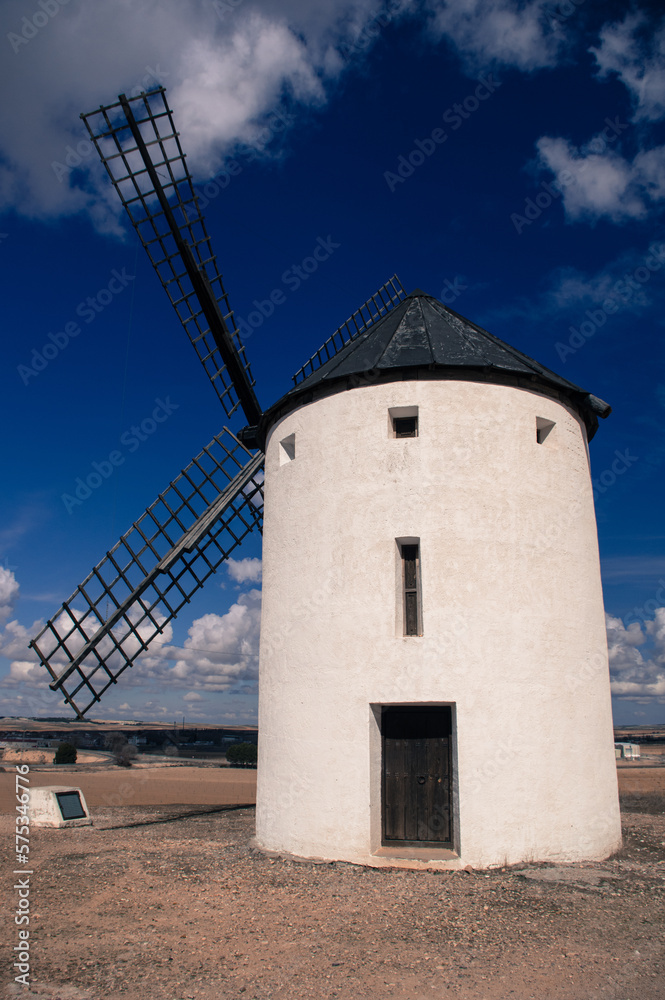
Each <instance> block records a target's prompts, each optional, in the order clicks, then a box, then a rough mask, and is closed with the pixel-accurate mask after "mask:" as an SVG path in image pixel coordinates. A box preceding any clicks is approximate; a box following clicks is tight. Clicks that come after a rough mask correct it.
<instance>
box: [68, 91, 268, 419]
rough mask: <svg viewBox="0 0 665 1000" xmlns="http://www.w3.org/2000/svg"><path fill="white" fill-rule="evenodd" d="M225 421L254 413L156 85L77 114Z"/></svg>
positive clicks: (237, 344) (250, 385)
mask: <svg viewBox="0 0 665 1000" xmlns="http://www.w3.org/2000/svg"><path fill="white" fill-rule="evenodd" d="M81 118H82V119H83V121H84V122H85V125H86V128H87V129H88V132H89V134H90V138H91V139H92V141H93V143H94V144H95V147H96V149H97V152H98V153H99V156H100V158H101V161H102V163H103V164H104V166H105V167H106V170H107V172H108V174H109V177H110V178H111V181H112V182H113V185H114V187H115V189H116V191H117V192H118V195H119V196H120V199H121V201H122V204H123V205H124V207H125V209H126V210H127V214H128V215H129V218H130V220H131V222H132V225H133V226H134V228H135V229H136V232H137V233H138V236H139V239H140V240H141V242H142V244H143V246H144V247H145V249H146V251H147V252H148V256H149V257H150V260H151V261H152V264H153V266H154V268H155V270H156V271H157V274H158V276H159V279H160V281H161V282H162V285H163V286H164V288H165V290H166V293H167V295H168V297H169V299H170V300H171V303H172V305H173V306H174V308H175V310H176V312H177V314H178V316H179V318H180V320H181V322H182V324H183V326H184V327H185V330H186V331H187V334H188V336H189V338H190V340H191V342H192V344H193V345H194V347H195V349H196V353H197V355H198V357H199V360H200V361H201V363H202V364H203V367H204V368H205V370H206V373H207V374H208V377H209V378H210V381H211V382H212V384H213V386H214V388H215V391H216V393H217V395H218V397H219V399H220V402H221V403H222V406H223V407H224V409H225V411H226V414H227V415H228V416H229V417H230V416H231V415H232V414H233V413H234V412H235V410H236V409H237V408H238V406H239V405H240V406H241V407H242V409H243V411H244V413H245V416H246V417H247V420H248V421H249V423H250V424H256V423H258V420H259V417H260V416H261V408H260V406H259V403H258V401H257V398H256V395H255V393H254V380H253V378H252V374H251V370H250V367H249V362H248V361H247V359H246V357H245V349H244V347H243V345H242V342H241V340H240V336H239V333H238V330H237V328H236V325H235V320H234V318H233V313H232V311H231V308H230V306H229V301H228V296H227V293H226V290H225V288H224V284H223V282H222V277H221V275H220V273H219V270H218V268H217V263H216V260H215V256H214V254H213V252H212V248H211V245H210V237H209V236H208V233H207V230H206V226H205V222H204V220H203V216H202V215H201V212H200V209H199V205H198V200H197V197H196V193H195V191H194V186H193V183H192V178H191V175H190V173H189V170H188V169H187V164H186V162H185V154H184V153H183V151H182V147H181V145H180V139H179V136H178V132H177V131H176V128H175V124H174V122H173V112H172V111H171V109H170V108H169V106H168V103H167V101H166V94H165V91H164V88H163V87H159V88H158V89H156V90H152V91H149V92H147V93H142V94H140V95H139V96H138V97H132V98H127V97H125V96H124V94H121V95H120V97H119V99H118V101H117V102H116V103H115V104H108V105H105V106H104V105H103V106H101V107H100V108H98V109H97V110H96V111H91V112H89V113H88V114H83V115H81Z"/></svg>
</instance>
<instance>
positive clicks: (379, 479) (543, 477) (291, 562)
mask: <svg viewBox="0 0 665 1000" xmlns="http://www.w3.org/2000/svg"><path fill="white" fill-rule="evenodd" d="M608 413H609V407H608V406H607V404H604V403H602V401H600V400H598V399H596V398H595V397H592V396H590V395H589V394H588V393H586V392H585V391H583V390H581V389H579V388H578V387H576V386H574V385H572V383H570V382H567V381H566V380H565V379H562V378H559V377H558V376H557V375H555V374H554V373H553V372H550V371H549V370H548V369H545V368H543V367H542V366H540V365H539V364H538V363H537V362H535V361H533V360H532V359H530V358H527V357H526V356H525V355H522V354H520V353H519V352H518V351H516V350H514V349H512V348H510V347H508V346H507V345H505V344H503V343H502V342H501V341H498V340H497V339H496V338H494V337H492V336H491V335H490V334H488V333H486V332H485V331H483V330H481V329H480V328H479V327H476V326H475V325H474V324H472V323H470V322H469V321H468V320H464V319H463V317H460V316H458V315H457V314H456V313H453V312H452V311H451V310H448V309H447V308H446V307H445V306H443V305H442V304H441V303H439V302H437V300H435V299H433V298H431V297H430V296H426V295H424V294H423V293H420V292H416V293H413V294H412V295H411V296H409V297H407V299H406V300H405V301H404V302H402V303H401V304H400V305H399V306H398V307H396V308H395V309H394V310H393V311H392V312H390V313H389V314H388V315H387V316H386V317H385V318H384V319H382V320H380V321H378V322H377V323H375V324H374V326H372V327H371V328H370V329H369V331H368V332H366V333H365V334H361V335H360V336H359V337H358V338H357V339H356V340H354V341H351V343H350V344H348V345H347V347H345V348H344V349H342V350H341V351H340V352H339V353H338V354H337V355H336V356H335V357H334V358H333V359H332V360H331V361H329V362H327V363H326V364H324V365H323V366H322V367H321V368H319V369H318V370H317V371H315V372H314V373H313V374H311V375H310V376H309V377H308V378H306V379H305V380H304V382H302V383H301V384H300V385H299V386H297V388H296V389H294V390H292V391H291V393H289V394H288V395H287V396H285V397H284V398H283V399H282V400H280V401H279V402H278V403H277V404H276V405H275V406H274V407H273V408H272V409H271V410H270V411H268V414H267V415H266V418H265V422H264V425H263V433H264V435H265V438H266V463H265V477H266V478H265V498H266V503H265V523H264V548H263V611H262V621H261V651H260V694H259V732H260V740H259V771H258V791H257V831H256V842H257V844H258V845H259V846H262V847H264V848H266V849H270V850H276V851H281V852H287V853H290V854H295V855H300V856H306V857H318V858H327V859H339V860H346V861H350V862H355V863H361V864H368V865H393V864H409V865H414V866H418V865H419V864H427V865H436V866H440V867H447V868H451V867H461V866H465V865H469V864H470V865H473V866H474V867H487V866H490V865H496V864H504V863H509V864H515V863H517V862H522V861H531V860H533V861H536V860H565V861H576V860H582V859H594V858H597V859H600V858H604V857H606V856H607V855H609V854H610V853H612V852H613V851H614V850H616V849H617V848H618V846H619V845H620V843H621V832H620V821H619V807H618V795H617V778H616V767H615V762H614V757H613V755H612V743H613V734H612V720H611V709H610V689H609V672H608V663H607V646H606V638H605V626H604V616H603V601H602V592H601V583H600V571H599V559H598V547H597V538H596V525H595V515H594V506H593V496H592V486H591V479H590V472H589V456H588V450H587V440H588V437H590V436H591V435H592V434H593V432H594V431H595V429H596V427H597V415H601V416H607V414H608ZM518 746H519V747H520V752H519V753H517V752H515V751H514V748H515V747H518Z"/></svg>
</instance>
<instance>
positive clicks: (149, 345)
mask: <svg viewBox="0 0 665 1000" xmlns="http://www.w3.org/2000/svg"><path fill="white" fill-rule="evenodd" d="M0 20H1V22H2V29H3V30H2V31H1V32H0V44H2V45H4V47H5V53H4V56H3V58H2V60H0V76H1V77H2V84H3V87H4V91H3V92H4V93H5V94H6V95H11V99H7V100H5V102H3V106H2V108H0V212H1V213H2V216H1V218H0V254H1V255H2V261H3V266H2V269H1V271H0V284H1V287H2V297H1V302H2V305H1V306H0V309H1V313H2V330H3V336H2V351H3V365H2V371H1V375H0V378H1V379H2V383H1V385H2V399H3V404H4V434H3V436H2V451H3V461H2V469H3V486H4V488H3V490H2V497H1V508H0V512H1V520H0V615H1V617H0V626H2V632H0V715H57V714H63V713H64V712H66V709H65V708H64V706H62V704H61V702H60V700H59V699H58V698H57V697H56V696H54V695H52V694H51V693H50V692H49V690H48V686H47V685H46V684H45V681H44V678H43V671H42V670H41V668H39V667H37V666H36V665H35V663H34V660H33V659H32V657H31V654H30V653H29V652H28V650H27V648H26V643H27V640H28V639H29V638H30V637H31V636H32V635H33V634H34V633H35V631H36V629H35V625H34V623H35V622H43V621H44V620H45V619H46V618H48V617H49V616H51V615H52V614H53V613H54V612H55V611H56V610H57V609H58V607H59V605H60V603H61V602H62V600H63V599H65V598H67V597H68V596H69V595H70V594H71V592H72V591H73V590H74V589H75V587H76V586H77V584H78V583H80V582H81V580H82V579H83V578H84V577H85V576H86V575H87V574H88V572H89V571H90V569H91V568H92V566H93V565H94V564H95V563H96V562H98V561H99V559H101V558H102V556H103V555H104V553H105V552H106V550H107V549H108V548H110V547H111V546H112V545H113V544H114V542H115V541H116V540H117V538H118V537H119V535H120V534H121V533H122V532H124V531H125V530H127V528H128V527H129V526H130V524H131V522H132V521H133V520H135V519H136V518H137V517H138V516H140V514H141V513H142V511H143V510H144V508H145V507H146V506H147V505H148V504H149V503H151V502H152V500H153V499H154V498H155V496H156V495H157V493H158V492H159V491H161V490H163V489H164V488H165V487H166V486H167V485H168V483H169V481H170V480H171V479H172V478H174V477H175V475H177V473H178V472H179V471H180V469H181V468H182V467H183V466H184V465H186V464H187V463H188V462H189V461H190V459H191V458H192V457H193V456H194V455H195V454H196V453H197V452H198V451H199V450H200V449H201V447H202V446H203V445H204V444H206V443H207V442H208V441H209V440H210V439H211V438H212V436H213V434H215V433H217V432H218V431H219V430H220V429H221V427H222V426H223V425H224V424H225V423H226V424H229V425H230V426H231V429H235V430H237V429H238V428H239V427H240V426H241V425H242V423H243V421H242V418H241V416H240V415H236V416H235V417H234V418H233V419H232V420H231V421H229V420H228V419H227V418H225V415H224V413H223V411H222V410H221V408H220V406H219V403H218V402H217V399H216V397H215V394H214V392H213V390H212V388H211V387H210V386H209V385H208V383H207V379H206V376H205V374H204V373H203V371H202V370H201V368H200V366H199V364H198V362H197V360H196V358H195V356H194V352H193V351H192V348H191V346H190V345H189V343H188V342H187V338H186V336H185V334H184V332H183V330H182V328H181V327H180V326H179V323H178V321H177V319H176V317H175V314H174V313H173V310H172V308H171V306H170V305H169V303H168V301H167V299H166V296H165V295H164V293H163V291H162V290H161V288H160V286H159V284H158V282H157V279H156V277H155V275H154V273H153V272H152V268H151V266H150V264H149V262H148V260H147V257H146V255H145V253H144V252H143V251H142V250H141V249H140V248H137V246H136V240H135V237H134V234H133V232H130V231H128V228H127V226H126V224H125V221H124V219H123V217H122V215H121V213H120V210H119V207H118V205H117V204H116V199H115V195H114V192H113V191H112V189H111V188H110V185H109V184H108V183H107V182H106V181H105V179H104V178H103V176H102V175H101V173H100V172H99V171H98V170H97V169H96V164H95V163H94V155H93V154H92V152H91V149H90V147H89V145H88V144H86V142H85V133H84V129H83V127H82V123H81V122H80V120H79V117H78V116H79V113H80V112H82V111H90V110H92V109H93V108H95V107H96V106H98V105H99V104H101V103H109V102H110V101H112V100H114V99H115V97H116V95H117V94H119V93H120V92H123V91H124V92H126V93H129V94H130V93H132V92H137V91H138V90H140V89H142V88H146V87H147V88H150V87H151V86H154V85H155V84H156V83H161V84H164V85H165V86H166V87H167V91H168V95H169V100H170V103H171V106H172V107H173V108H174V111H175V115H176V122H177V124H178V127H179V129H180V132H181V137H182V142H183V145H184V148H185V150H186V151H187V153H188V162H189V165H190V169H191V170H192V172H193V174H194V177H195V180H196V182H197V184H198V185H199V187H200V189H201V191H202V192H203V194H204V196H205V199H206V201H207V204H206V207H205V215H206V221H207V224H208V228H209V231H210V233H211V236H212V240H213V245H214V247H215V250H216V253H217V257H218V260H219V262H220V265H221V268H222V271H223V274H224V279H225V283H226V287H227V289H228V291H229V295H230V299H231V304H232V306H233V308H234V309H235V312H236V316H237V318H238V319H239V320H241V319H242V320H244V321H245V322H246V323H251V325H252V331H251V335H250V336H249V337H247V338H245V339H246V346H247V354H248V356H249V358H250V360H251V364H252V368H253V372H254V375H255V377H256V382H257V395H258V397H259V401H260V402H261V404H262V405H263V406H264V407H267V406H268V405H269V404H270V403H272V402H274V401H275V399H277V398H278V397H279V396H280V395H282V394H283V393H284V392H285V391H287V389H288V388H289V387H290V384H291V381H290V377H291V375H292V374H293V373H294V372H295V371H296V370H297V369H298V368H299V367H300V365H301V364H302V363H303V362H304V361H305V360H307V358H308V357H309V356H310V354H311V353H312V352H313V351H314V350H315V349H316V348H317V347H318V346H319V345H320V344H321V343H322V342H323V341H324V340H325V339H326V338H327V337H328V336H329V335H330V333H331V332H332V331H333V330H334V329H335V328H336V327H337V326H338V325H339V324H340V323H341V322H342V321H343V320H344V319H346V317H347V316H348V315H349V314H350V313H351V312H352V311H353V310H354V309H356V308H357V307H358V306H359V305H360V304H361V303H362V302H363V301H364V300H365V299H366V298H367V297H368V296H369V295H370V294H371V293H372V292H373V291H374V290H375V289H376V288H377V287H378V286H379V285H381V284H382V283H383V282H384V281H385V280H386V279H387V278H389V277H390V276H391V275H392V274H393V273H395V272H396V273H397V274H398V275H399V277H400V278H401V280H402V282H403V283H404V285H405V286H406V288H407V290H411V289H413V288H415V287H421V288H423V289H424V290H426V291H428V292H429V293H431V294H434V295H437V296H440V297H442V298H443V300H444V301H445V302H447V304H449V305H451V306H452V307H453V308H454V309H455V310H457V311H458V312H461V313H462V314H464V315H466V316H468V317H469V318H470V319H472V320H474V321H475V322H478V323H480V324H481V325H483V326H485V327H486V328H488V329H489V330H491V331H492V332H493V333H495V334H496V335H497V336H499V337H501V338H502V339H504V340H506V341H508V342H509V343H511V344H513V345H514V346H516V347H518V348H519V349H521V350H523V351H524V352H526V353H527V354H529V355H531V356H533V357H535V358H537V359H538V360H539V361H541V362H542V363H544V364H545V365H547V366H549V367H551V368H553V369H554V370H555V371H557V372H559V373H560V374H562V375H564V376H565V377H566V378H569V379H571V380H572V381H574V382H576V383H578V384H579V385H582V386H584V387H586V388H587V389H588V390H589V391H591V392H594V393H595V394H596V395H598V396H600V397H601V398H603V399H605V400H607V401H608V402H609V403H610V404H611V405H612V407H613V413H612V415H611V417H610V418H609V419H608V420H607V421H606V422H602V423H601V427H600V429H599V432H598V434H597V436H596V438H595V439H594V441H593V442H592V445H591V457H592V474H593V479H594V482H595V485H596V511H597V518H598V529H599V541H600V552H601V560H602V570H603V582H604V592H605V604H606V611H607V614H608V639H609V644H610V654H611V669H612V677H613V691H614V714H615V721H616V722H617V723H618V724H621V723H630V722H636V723H640V722H642V723H646V722H665V525H664V524H663V516H662V512H663V501H662V488H663V478H664V477H663V463H664V460H665V439H664V436H663V417H664V416H665V414H664V407H665V375H664V373H663V360H664V357H663V353H664V352H663V303H664V302H665V227H664V226H663V224H662V207H663V204H664V202H665V145H664V143H665V136H664V130H663V119H664V118H665V23H664V22H663V20H662V15H661V14H660V13H659V8H658V6H657V5H655V4H654V5H643V4H638V5H635V6H633V7H631V8H630V9H629V10H627V9H626V7H625V6H624V5H620V4H616V5H613V4H607V3H592V2H591V0H576V2H573V0H562V2H561V3H544V2H540V0H532V2H528V3H520V4H518V3H515V2H513V0H451V2H447V3H446V2H442V0H429V2H425V3H408V2H388V3H386V4H384V5H382V6H381V5H379V4H373V3H369V2H363V0H357V2H353V0H324V2H321V3H318V4H317V5H315V6H314V7H313V6H312V5H311V4H305V3H302V2H300V0H291V2H288V0H215V2H205V3H204V2H200V3H199V2H196V3H195V2H190V0H188V2H181V3H176V2H175V0H160V2H159V3H156V2H149V0H141V2H138V0H122V2H119V0H118V2H114V3H108V4H103V5H90V4H85V5H84V4H83V3H81V2H80V0H69V2H68V3H66V4H62V3H61V2H60V3H59V2H58V0H43V2H42V3H41V4H40V3H38V2H37V0H35V3H34V4H30V3H26V2H25V0H21V2H18V0H5V2H4V3H3V5H2V8H1V9H0ZM210 178H213V180H212V181H211V180H210ZM206 184H207V185H208V186H206ZM319 241H324V243H325V244H326V246H327V247H328V251H329V253H328V257H327V259H326V260H324V261H321V262H320V264H319V266H318V267H317V269H316V270H315V271H314V272H313V273H311V274H309V275H307V276H306V279H305V280H300V279H298V277H297V275H298V271H297V270H294V268H295V269H298V268H299V267H300V265H301V263H302V261H303V260H304V259H305V258H307V257H309V256H310V255H311V253H312V251H313V249H314V248H315V247H316V246H317V245H320V243H319ZM301 273H302V272H301ZM276 289H277V290H280V291H281V292H282V293H283V296H280V297H278V298H279V301H280V304H279V305H278V306H277V307H276V308H275V310H274V312H273V314H272V315H270V316H267V317H265V319H263V321H262V322H258V319H259V317H258V316H257V314H256V305H255V301H258V302H259V303H260V302H265V301H266V300H267V299H269V297H270V294H271V292H274V291H275V290H276ZM282 299H283V301H282ZM89 300H92V301H89ZM266 311H267V310H266ZM45 345H47V351H46V354H44V353H43V350H44V347H45ZM40 359H41V360H40ZM157 406H162V407H163V409H162V410H160V414H163V413H167V414H168V416H167V418H166V419H164V420H162V422H161V423H156V424H155V429H154V431H151V432H150V433H148V434H143V438H144V440H139V438H138V436H137V435H136V434H135V432H133V431H132V427H140V425H141V424H142V422H144V421H146V420H148V421H149V420H150V418H151V414H152V413H153V411H154V410H155V408H156V407H157ZM146 426H148V427H151V426H152V424H150V423H148V424H147V425H146ZM118 449H119V450H120V451H121V453H122V455H123V457H124V459H125V460H124V462H123V463H122V464H121V465H119V466H118V467H117V468H116V469H115V471H114V472H113V473H112V475H110V476H109V477H108V478H107V479H105V480H104V481H103V483H102V484H101V485H100V486H99V487H98V488H96V489H95V490H93V491H92V492H91V495H90V496H89V497H88V498H87V499H85V501H84V502H82V503H80V504H76V505H72V504H71V503H69V504H68V503H67V502H66V501H63V496H64V495H67V494H68V495H70V496H71V495H72V492H73V490H74V489H75V486H76V481H77V479H78V478H79V477H80V478H83V479H85V478H86V476H87V475H88V474H89V473H90V472H91V471H93V470H94V465H93V463H95V462H96V463H98V464H99V463H103V462H105V461H106V460H107V459H108V456H109V454H110V453H111V452H113V451H115V450H118ZM260 555H261V551H260V540H258V539H257V540H250V541H249V542H248V543H247V544H245V546H244V547H243V549H242V552H241V553H239V554H238V560H237V561H236V562H234V563H232V564H231V565H230V567H229V569H227V570H225V571H222V572H220V573H219V574H218V575H217V576H216V577H215V578H213V579H212V580H211V581H210V582H209V584H208V585H207V586H206V588H205V590H204V592H203V593H202V594H201V595H200V596H199V597H197V598H196V599H195V600H194V601H193V602H192V604H191V605H190V607H189V608H188V610H187V613H186V614H185V613H183V614H182V615H181V617H180V618H179V619H178V620H177V621H176V622H175V623H174V624H173V628H172V631H171V632H170V633H169V634H168V635H166V636H165V637H164V640H165V641H164V643H163V645H162V647H161V649H157V650H156V651H155V652H153V650H152V649H151V650H150V653H149V657H150V659H149V661H148V666H147V667H142V666H141V664H140V663H139V665H138V666H137V667H135V668H134V669H133V670H132V671H131V672H129V674H125V675H124V678H125V683H124V684H119V685H118V687H119V690H118V692H117V693H113V694H111V693H109V695H108V697H107V698H106V699H105V700H104V702H103V703H102V706H101V708H100V711H99V713H98V714H99V717H111V718H118V717H128V718H140V719H159V718H164V719H167V720H168V719H174V718H176V717H177V718H178V719H180V718H181V717H182V715H185V716H186V717H187V719H189V720H190V721H194V720H196V719H199V720H202V721H203V720H204V721H228V722H233V721H237V722H252V721H254V720H255V718H256V676H257V662H258V660H257V655H256V654H257V649H258V646H257V638H258V627H259V620H260V610H259V609H260ZM576 613H577V609H576V608H575V607H572V606H571V608H570V615H571V617H573V616H575V614H576Z"/></svg>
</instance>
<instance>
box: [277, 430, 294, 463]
mask: <svg viewBox="0 0 665 1000" xmlns="http://www.w3.org/2000/svg"><path fill="white" fill-rule="evenodd" d="M295 457H296V436H295V434H289V436H288V437H285V438H283V440H281V441H280V442H279V464H280V465H286V463H287V462H292V461H293V459H294V458H295Z"/></svg>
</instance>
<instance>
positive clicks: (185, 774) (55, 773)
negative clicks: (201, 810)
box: [0, 765, 256, 814]
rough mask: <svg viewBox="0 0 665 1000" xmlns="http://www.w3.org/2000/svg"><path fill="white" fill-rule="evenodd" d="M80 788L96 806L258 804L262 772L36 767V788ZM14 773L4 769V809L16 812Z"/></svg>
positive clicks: (0, 791)
mask: <svg viewBox="0 0 665 1000" xmlns="http://www.w3.org/2000/svg"><path fill="white" fill-rule="evenodd" d="M48 785H71V786H72V787H74V788H80V789H81V790H82V792H83V796H84V798H85V800H86V802H87V804H88V807H89V809H90V810H91V811H93V812H96V809H97V808H98V807H103V806H153V805H164V806H168V805H177V804H184V805H237V804H239V803H240V804H242V805H253V804H254V802H256V771H255V770H251V769H247V770H245V769H238V768H221V767H187V766H185V767H162V766H160V767H131V768H124V767H114V766H113V765H109V766H108V767H106V768H96V769H95V770H94V771H86V770H84V769H80V768H79V767H78V766H77V767H76V768H72V767H68V768H64V767H63V768H57V769H56V768H50V769H49V770H48V771H34V770H31V771H30V787H31V788H43V787H46V786H48ZM14 796H15V778H14V772H13V771H10V770H9V769H7V771H6V772H5V774H0V814H1V813H10V812H13V811H14V806H15V798H14Z"/></svg>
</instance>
